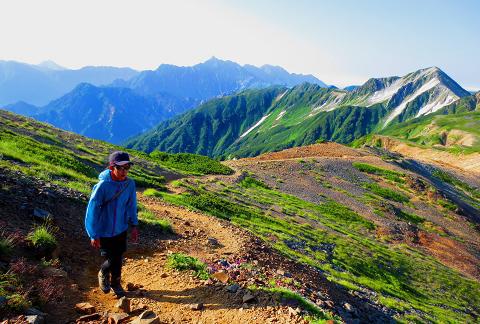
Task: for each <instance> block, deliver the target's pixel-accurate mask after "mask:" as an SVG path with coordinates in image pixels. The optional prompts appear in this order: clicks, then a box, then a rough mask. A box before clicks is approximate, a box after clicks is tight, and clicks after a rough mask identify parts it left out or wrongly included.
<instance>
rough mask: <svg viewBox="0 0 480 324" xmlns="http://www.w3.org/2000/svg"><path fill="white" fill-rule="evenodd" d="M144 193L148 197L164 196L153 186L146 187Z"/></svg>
mask: <svg viewBox="0 0 480 324" xmlns="http://www.w3.org/2000/svg"><path fill="white" fill-rule="evenodd" d="M143 194H144V195H145V196H147V197H162V193H161V192H160V191H158V190H156V189H153V188H148V189H146V190H145V191H144V192H143Z"/></svg>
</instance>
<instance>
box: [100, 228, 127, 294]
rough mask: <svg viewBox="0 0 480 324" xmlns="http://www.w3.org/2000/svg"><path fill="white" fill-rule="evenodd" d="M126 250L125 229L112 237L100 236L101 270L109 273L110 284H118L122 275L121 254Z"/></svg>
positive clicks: (106, 273) (113, 285)
mask: <svg viewBox="0 0 480 324" xmlns="http://www.w3.org/2000/svg"><path fill="white" fill-rule="evenodd" d="M126 250H127V231H125V232H123V233H121V234H118V235H117V236H113V237H101V238H100V255H101V256H103V257H105V261H104V262H103V264H102V267H101V271H102V272H103V274H104V275H106V276H108V275H110V276H111V277H110V285H111V286H112V287H115V286H119V285H120V280H121V277H122V255H123V253H124V252H125V251H126Z"/></svg>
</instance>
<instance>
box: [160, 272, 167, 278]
mask: <svg viewBox="0 0 480 324" xmlns="http://www.w3.org/2000/svg"><path fill="white" fill-rule="evenodd" d="M167 277H168V273H166V272H163V273H162V274H161V275H160V278H167Z"/></svg>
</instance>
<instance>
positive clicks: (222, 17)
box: [0, 0, 480, 90]
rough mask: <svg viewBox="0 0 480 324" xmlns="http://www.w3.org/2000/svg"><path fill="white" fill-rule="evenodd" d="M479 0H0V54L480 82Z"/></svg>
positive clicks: (330, 79)
mask: <svg viewBox="0 0 480 324" xmlns="http://www.w3.org/2000/svg"><path fill="white" fill-rule="evenodd" d="M479 17H480V1H478V0H456V1H453V0H435V1H434V0H398V1H393V0H361V1H360V0H343V1H341V0H335V1H333V0H328V1H327V0H325V1H323V0H317V1H314V0H296V1H294V0H289V1H286V0H235V1H234V0H224V1H220V0H201V1H200V0H197V1H195V0H192V1H180V0H177V1H173V0H172V1H162V0H148V1H147V0H136V1H130V0H78V1H73V0H69V1H66V0H42V1H38V0H31V1H26V0H15V1H12V0H0V60H16V61H21V62H27V63H40V62H41V61H44V60H53V61H55V62H56V63H58V64H60V65H62V66H65V67H68V68H79V67H82V66H85V65H109V66H129V67H132V68H135V69H142V70H143V69H155V68H157V67H158V65H160V64H162V63H170V64H175V65H193V64H196V63H199V62H202V61H205V60H206V59H208V58H210V57H211V56H216V57H218V58H220V59H225V60H232V61H235V62H238V63H240V64H247V63H248V64H254V65H257V66H260V65H263V64H273V65H280V66H282V67H284V68H286V69H287V70H288V71H290V72H295V73H305V74H308V73H311V74H313V75H315V76H316V77H318V78H319V79H321V80H322V81H324V82H326V83H328V84H335V85H337V86H346V85H351V84H361V83H363V82H365V81H366V80H367V79H368V78H370V77H382V76H392V75H399V76H401V75H404V74H406V73H408V72H411V71H414V70H417V69H420V68H424V67H429V66H438V67H439V68H441V69H442V70H444V71H445V72H446V73H447V74H449V75H450V76H451V77H452V78H453V79H455V80H456V81H457V82H459V83H460V85H462V86H463V87H464V88H466V89H469V90H475V89H480V18H479Z"/></svg>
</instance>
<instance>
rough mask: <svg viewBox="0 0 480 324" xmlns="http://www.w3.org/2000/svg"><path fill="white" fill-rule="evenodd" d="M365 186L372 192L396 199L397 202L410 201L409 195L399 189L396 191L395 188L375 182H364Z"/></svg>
mask: <svg viewBox="0 0 480 324" xmlns="http://www.w3.org/2000/svg"><path fill="white" fill-rule="evenodd" d="M363 187H364V188H365V189H368V190H370V191H371V192H372V193H374V194H376V195H378V196H380V197H382V198H385V199H389V200H393V201H396V202H399V203H406V202H409V201H410V199H409V198H408V197H407V196H405V195H404V194H402V193H400V192H398V191H394V190H392V189H389V188H385V187H382V186H380V185H379V184H377V183H375V182H372V183H364V184H363Z"/></svg>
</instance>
